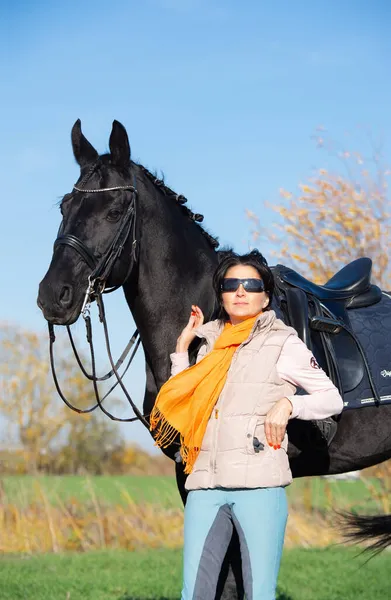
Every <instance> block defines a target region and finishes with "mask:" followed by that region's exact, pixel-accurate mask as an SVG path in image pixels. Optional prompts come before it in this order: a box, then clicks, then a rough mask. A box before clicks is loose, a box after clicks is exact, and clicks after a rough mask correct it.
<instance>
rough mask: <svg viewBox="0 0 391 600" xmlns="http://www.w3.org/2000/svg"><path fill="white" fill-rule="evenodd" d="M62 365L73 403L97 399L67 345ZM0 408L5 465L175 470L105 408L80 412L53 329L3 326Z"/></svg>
mask: <svg viewBox="0 0 391 600" xmlns="http://www.w3.org/2000/svg"><path fill="white" fill-rule="evenodd" d="M58 373H59V376H60V377H61V381H62V382H63V383H64V386H65V389H66V391H67V395H68V398H69V400H70V401H71V403H72V404H73V405H74V406H77V407H79V408H86V407H89V406H92V405H94V404H95V397H94V393H93V389H92V384H91V382H90V381H88V380H87V379H86V378H85V377H84V376H83V375H82V373H81V372H80V369H79V367H78V366H77V364H76V362H75V360H74V358H73V356H71V354H70V350H69V347H68V346H66V345H64V346H63V347H60V351H59V352H58ZM117 404H118V402H117ZM114 405H115V401H114ZM0 415H1V417H2V424H5V426H4V425H3V427H2V436H1V443H0V473H15V474H24V473H54V474H66V473H83V474H84V473H90V474H109V473H117V474H123V473H124V474H125V473H143V474H147V473H150V474H164V473H167V474H168V473H169V474H172V470H173V468H172V463H171V461H169V459H166V458H165V457H164V456H163V455H159V456H156V457H152V456H151V455H150V454H149V453H148V452H145V451H144V450H142V449H141V448H138V447H137V446H136V445H133V444H129V443H127V442H125V440H124V439H123V437H122V435H121V432H120V430H119V429H118V427H117V426H116V424H115V423H113V422H111V421H109V419H107V417H105V416H103V415H102V414H99V413H98V411H95V412H92V413H88V414H78V413H75V412H73V411H71V410H70V409H69V408H67V407H66V406H65V405H64V404H63V402H62V400H61V399H60V398H59V396H58V394H57V391H56V390H55V387H54V383H53V378H52V374H51V371H50V365H49V358H48V342H47V338H46V336H41V335H38V334H36V333H34V332H31V331H25V330H20V329H17V328H14V327H9V326H3V327H1V328H0Z"/></svg>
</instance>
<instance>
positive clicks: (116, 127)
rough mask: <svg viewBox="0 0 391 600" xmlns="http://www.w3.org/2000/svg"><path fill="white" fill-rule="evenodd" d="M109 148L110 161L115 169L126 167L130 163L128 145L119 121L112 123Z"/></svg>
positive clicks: (126, 136) (124, 131)
mask: <svg viewBox="0 0 391 600" xmlns="http://www.w3.org/2000/svg"><path fill="white" fill-rule="evenodd" d="M109 148H110V153H111V160H112V163H113V164H114V165H116V166H117V167H127V166H128V165H129V162H130V145H129V138H128V134H127V133H126V129H125V127H124V126H123V125H122V124H121V123H120V122H119V121H113V128H112V130H111V134H110V141H109Z"/></svg>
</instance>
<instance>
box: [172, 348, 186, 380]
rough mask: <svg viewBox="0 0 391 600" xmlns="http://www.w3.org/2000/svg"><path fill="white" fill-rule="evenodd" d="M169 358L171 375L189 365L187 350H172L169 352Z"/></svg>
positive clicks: (173, 375)
mask: <svg viewBox="0 0 391 600" xmlns="http://www.w3.org/2000/svg"><path fill="white" fill-rule="evenodd" d="M170 359H171V377H175V375H178V373H180V372H181V371H184V370H185V369H187V367H188V366H189V365H190V362H189V353H188V352H173V353H172V354H170Z"/></svg>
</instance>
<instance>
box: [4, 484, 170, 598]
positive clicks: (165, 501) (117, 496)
mask: <svg viewBox="0 0 391 600" xmlns="http://www.w3.org/2000/svg"><path fill="white" fill-rule="evenodd" d="M1 482H2V486H3V490H4V492H5V495H6V500H7V502H10V503H13V504H16V505H18V506H25V505H27V504H28V503H29V502H31V501H32V500H34V499H36V498H37V491H38V486H39V487H41V488H42V489H43V491H44V493H45V495H46V496H47V498H48V499H49V501H50V502H51V503H53V504H56V499H57V497H59V498H61V500H62V501H63V502H64V501H65V502H66V501H70V500H72V499H76V500H79V501H80V502H90V501H91V486H92V489H93V493H95V494H96V497H97V498H98V499H99V500H100V501H101V502H102V503H106V504H116V503H120V504H127V502H128V501H127V499H126V494H129V496H130V497H131V498H132V499H133V500H134V501H135V502H142V501H146V502H151V503H158V504H162V505H164V506H169V507H171V506H181V505H182V502H181V499H180V496H179V493H178V491H177V487H176V481H175V478H174V477H166V476H161V477H150V476H142V475H97V476H93V477H85V476H82V475H63V476H56V475H48V476H46V475H39V476H36V477H35V476H32V475H8V476H3V477H2V478H1ZM0 600H1V598H0Z"/></svg>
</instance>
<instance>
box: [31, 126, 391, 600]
mask: <svg viewBox="0 0 391 600" xmlns="http://www.w3.org/2000/svg"><path fill="white" fill-rule="evenodd" d="M72 146H73V153H74V156H75V159H76V161H77V162H78V164H79V165H80V169H81V174H80V178H79V180H78V182H77V183H76V185H75V186H74V188H73V190H72V192H71V193H69V194H67V195H66V196H65V197H64V199H63V200H62V202H61V213H62V216H63V219H62V225H61V228H60V232H59V234H58V238H57V241H56V244H55V249H54V253H53V257H52V261H51V263H50V266H49V270H48V272H47V273H46V275H45V277H44V279H43V280H42V282H41V284H40V287H39V296H38V305H39V306H40V308H41V309H42V312H43V314H44V316H45V318H46V320H47V321H48V322H49V323H52V324H58V325H70V324H72V323H74V322H75V321H76V320H77V319H78V317H79V315H80V313H81V309H82V305H83V301H84V299H85V295H86V288H87V286H88V282H89V276H90V275H91V273H94V274H95V275H96V279H97V280H98V281H99V280H100V278H103V274H104V277H105V281H106V287H119V286H122V287H123V290H124V293H125V297H126V301H127V303H128V305H129V309H130V310H131V312H132V315H133V318H134V320H135V322H136V325H137V327H138V329H139V332H140V336H141V340H142V345H143V349H144V353H145V361H146V390H145V397H144V404H143V412H144V414H145V415H148V414H149V413H150V412H151V409H152V407H153V404H154V402H155V399H156V395H157V393H158V390H159V388H160V387H161V385H162V384H163V383H164V382H165V381H166V380H167V379H168V377H169V374H170V361H169V353H170V351H172V350H173V349H174V348H175V343H176V338H177V336H178V333H179V332H180V331H181V330H182V328H183V326H184V324H185V322H186V321H187V318H188V314H189V310H190V307H191V304H198V305H199V306H200V307H201V308H202V310H203V312H204V314H205V316H206V319H210V318H212V317H213V312H214V308H215V307H214V300H213V298H214V296H213V292H212V288H211V279H212V277H211V276H212V273H213V271H214V270H215V267H216V265H217V263H218V260H219V253H218V252H217V250H216V248H217V246H218V243H217V241H216V240H215V239H214V238H213V237H211V236H210V235H209V234H208V233H207V232H206V231H205V230H204V229H203V227H202V226H201V225H199V224H198V223H197V221H200V220H201V219H202V217H201V215H197V214H194V213H193V212H191V211H190V210H189V209H188V208H187V207H186V206H185V205H184V204H185V201H186V199H185V198H183V196H177V195H176V194H175V193H174V192H173V191H172V190H171V189H169V188H168V187H167V186H166V185H165V184H164V182H163V181H161V180H159V179H157V178H156V177H155V176H154V175H152V174H151V173H150V172H149V171H147V170H146V169H145V168H144V167H143V166H141V165H139V164H136V163H135V162H133V161H131V159H130V147H129V141H128V136H127V133H126V130H125V129H124V127H123V126H122V125H121V124H120V123H118V122H117V121H114V123H113V128H112V132H111V135H110V142H109V148H110V153H109V154H104V155H101V156H99V155H98V153H97V151H96V150H95V149H94V148H93V146H92V145H91V144H90V143H89V142H88V141H87V139H86V138H85V137H84V135H83V134H82V131H81V124H80V121H77V122H76V123H75V125H74V126H73V129H72ZM360 264H361V263H360ZM360 268H361V271H362V272H360V274H359V277H358V278H357V277H353V282H350V284H349V282H348V284H349V285H348V284H346V282H345V283H344V281H341V280H340V279H338V278H337V279H338V281H337V282H335V281H334V284H333V282H332V281H331V288H333V286H334V290H335V294H334V295H333V294H331V295H332V298H333V301H334V300H335V301H337V304H338V302H340V300H341V299H342V304H341V302H340V304H339V305H338V306H340V307H341V306H342V308H343V310H345V308H346V304H347V302H348V299H349V298H350V297H351V295H352V294H351V293H350V292H351V291H352V290H353V292H354V291H356V292H360V293H361V291H362V290H363V289H364V287H365V285H366V284H367V283H368V281H367V280H368V277H369V276H368V268H367V266H366V265H361V267H360ZM276 275H277V276H278V277H277V279H278V282H279V285H280V291H281V293H283V292H284V291H285V292H286V291H287V289H286V288H289V289H290V291H291V288H292V284H293V288H295V285H296V284H297V282H296V284H295V281H292V279H290V277H289V273H288V274H287V273H285V272H284V269H283V268H281V269H280V270H278V269H277V271H276ZM94 279H95V276H94ZM345 279H346V278H345ZM364 280H365V281H364ZM307 284H308V286H310V289H306V285H307ZM364 284H365V285H364ZM311 285H312V284H310V283H309V282H307V283H306V282H305V280H303V281H301V280H300V281H299V283H298V285H297V286H296V288H295V289H297V290H300V293H301V292H303V291H304V293H305V294H307V293H311V294H312V297H316V296H317V295H321V294H322V289H323V290H324V289H326V288H317V287H316V286H313V287H311ZM349 286H350V287H349ZM360 286H361V287H360ZM303 288H304V290H303ZM349 290H350V291H349ZM288 291H289V290H288ZM375 292H376V291H375ZM363 293H364V292H363ZM364 295H365V293H364ZM375 295H376V293H375ZM291 296H292V294H287V298H288V301H287V303H286V307H287V308H288V311H287V312H286V313H285V320H289V319H288V317H287V316H286V315H287V314H288V313H289V311H291V315H292V319H291V321H292V320H293V322H294V324H295V325H296V320H297V319H298V318H299V321H300V319H301V315H299V317H298V313H297V311H296V312H295V308H294V306H293V305H294V303H295V299H294V298H293V300H292V297H291ZM377 300H379V298H378V299H377ZM322 302H323V301H322ZM283 304H284V303H283V302H282V304H281V306H283ZM364 304H365V302H364ZM282 316H283V318H284V314H282ZM323 325H324V326H325V327H326V328H327V327H330V323H328V324H327V323H326V324H323ZM298 326H300V323H299V325H298ZM331 326H332V325H331ZM319 335H320V334H319ZM326 366H327V365H326ZM329 367H330V368H332V366H330V365H329ZM314 433H315V437H313V434H314ZM390 434H391V405H390V404H388V405H386V406H382V407H381V408H379V407H378V406H369V407H367V408H365V409H364V410H349V411H347V412H344V413H343V414H342V416H341V418H340V420H339V423H338V429H337V432H336V434H335V436H334V439H333V441H332V443H331V444H330V445H328V444H327V443H324V439H323V438H322V437H321V438H320V443H315V445H313V444H312V445H311V444H310V443H309V441H311V439H314V440H315V442H316V441H318V442H319V439H318V437H317V432H316V427H315V426H314V424H313V423H309V422H304V421H295V420H294V421H292V422H291V423H290V425H289V436H290V445H289V457H290V463H291V468H292V472H293V476H294V477H301V476H308V475H326V474H332V473H343V472H346V471H351V470H357V469H362V468H364V467H368V466H370V465H373V464H376V463H379V462H381V461H384V460H386V459H388V458H389V457H391V435H390ZM176 450H177V447H176V446H173V447H171V448H168V449H167V450H166V452H167V454H168V455H169V456H170V457H171V458H174V455H175V452H176ZM175 468H176V476H177V483H178V489H179V492H180V494H181V496H182V499H183V501H185V499H186V492H185V489H184V481H185V477H184V475H183V470H182V464H181V463H179V462H175ZM239 554H240V553H239V545H238V540H237V539H236V538H235V537H234V538H233V540H232V542H231V546H230V548H229V550H228V553H227V558H226V561H225V564H224V566H223V569H222V573H221V577H220V582H219V591H218V593H217V596H216V597H217V598H223V599H228V598H236V597H237V598H242V597H243V588H242V585H241V574H240V558H239Z"/></svg>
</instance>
